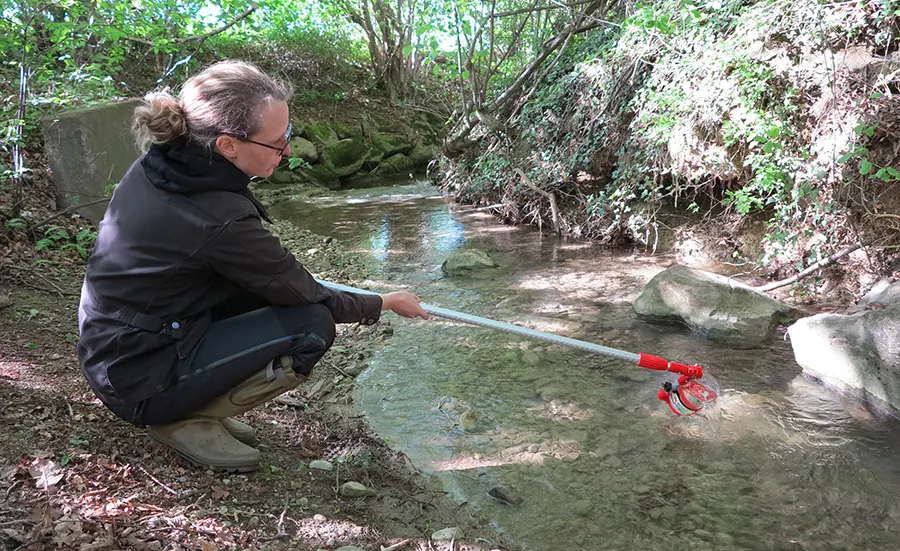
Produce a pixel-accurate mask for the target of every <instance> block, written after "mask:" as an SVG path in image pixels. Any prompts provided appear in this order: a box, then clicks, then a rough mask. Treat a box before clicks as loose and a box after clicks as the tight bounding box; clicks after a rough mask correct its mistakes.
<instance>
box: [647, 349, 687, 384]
mask: <svg viewBox="0 0 900 551" xmlns="http://www.w3.org/2000/svg"><path fill="white" fill-rule="evenodd" d="M640 357H641V359H640V360H638V363H637V365H638V367H646V368H647V369H655V370H656V371H671V372H673V373H680V374H682V375H687V376H688V377H693V378H695V379H702V378H703V367H702V366H699V365H685V364H680V363H676V362H670V361H668V360H665V359H663V358H660V357H659V356H654V355H652V354H644V353H643V352H641V353H640Z"/></svg>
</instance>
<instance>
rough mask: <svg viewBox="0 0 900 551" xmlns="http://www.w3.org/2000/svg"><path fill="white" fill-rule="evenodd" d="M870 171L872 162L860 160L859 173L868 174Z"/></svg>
mask: <svg viewBox="0 0 900 551" xmlns="http://www.w3.org/2000/svg"><path fill="white" fill-rule="evenodd" d="M870 172H872V163H871V162H869V161H866V160H862V161H860V163H859V173H860V174H868V173H870Z"/></svg>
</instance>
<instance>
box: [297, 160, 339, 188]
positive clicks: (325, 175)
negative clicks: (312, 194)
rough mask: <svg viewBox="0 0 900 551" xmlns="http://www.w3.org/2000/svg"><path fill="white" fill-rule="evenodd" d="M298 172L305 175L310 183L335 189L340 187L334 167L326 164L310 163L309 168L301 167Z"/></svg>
mask: <svg viewBox="0 0 900 551" xmlns="http://www.w3.org/2000/svg"><path fill="white" fill-rule="evenodd" d="M299 170H300V172H301V173H302V174H303V175H304V176H306V177H307V178H308V179H309V180H310V181H311V182H312V183H314V184H316V185H320V186H322V187H326V188H328V189H337V188H339V187H341V181H340V179H339V178H338V175H337V174H336V173H335V171H334V169H332V168H331V167H330V166H328V165H326V164H318V165H312V166H311V167H309V168H301V169H299Z"/></svg>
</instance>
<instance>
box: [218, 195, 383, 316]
mask: <svg viewBox="0 0 900 551" xmlns="http://www.w3.org/2000/svg"><path fill="white" fill-rule="evenodd" d="M208 262H209V264H210V265H211V266H212V267H213V269H215V270H216V271H217V272H218V273H220V274H221V275H222V276H223V277H226V278H228V279H229V280H231V281H232V282H233V283H235V284H236V285H238V286H239V287H241V288H243V289H246V290H247V291H250V292H252V293H254V294H256V295H259V296H260V297H262V298H264V299H266V300H268V301H269V302H271V303H272V304H273V305H276V306H302V305H304V304H311V303H321V304H323V305H325V306H326V307H327V308H328V309H329V310H330V311H331V314H332V315H333V316H334V321H335V322H337V323H351V322H360V323H362V324H365V325H371V324H373V323H375V322H376V321H378V319H379V318H380V317H381V297H379V296H378V295H363V294H357V293H345V292H341V291H333V290H331V289H328V288H326V287H324V286H323V285H321V284H320V283H319V282H317V281H316V280H315V278H314V277H313V276H312V274H310V273H309V272H308V271H307V270H306V268H304V267H303V266H302V265H301V264H300V262H299V261H298V260H297V259H296V258H294V255H293V254H291V252H290V251H288V250H287V249H285V248H284V247H283V246H282V245H281V241H279V239H278V238H277V237H276V236H274V235H273V234H272V233H271V232H270V231H269V230H267V229H266V228H265V227H263V225H262V222H261V221H260V219H259V217H258V216H256V215H255V214H251V213H246V214H242V215H240V216H238V217H236V218H235V219H233V220H231V221H230V222H228V223H227V224H226V225H225V227H224V228H223V229H222V230H221V231H220V232H219V233H218V234H217V235H216V237H215V238H213V240H212V241H211V242H210V243H209V247H208Z"/></svg>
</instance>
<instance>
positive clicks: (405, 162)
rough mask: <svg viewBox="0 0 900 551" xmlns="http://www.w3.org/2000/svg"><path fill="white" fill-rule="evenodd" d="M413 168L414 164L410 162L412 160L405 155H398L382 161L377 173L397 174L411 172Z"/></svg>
mask: <svg viewBox="0 0 900 551" xmlns="http://www.w3.org/2000/svg"><path fill="white" fill-rule="evenodd" d="M412 167H413V162H412V161H411V160H410V158H409V157H407V156H406V155H404V154H403V153H398V154H396V155H394V156H393V157H388V158H387V159H385V160H383V161H381V164H380V165H378V169H377V170H376V171H375V173H376V174H397V173H398V172H403V171H406V170H409V169H411V168H412Z"/></svg>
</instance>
